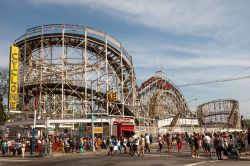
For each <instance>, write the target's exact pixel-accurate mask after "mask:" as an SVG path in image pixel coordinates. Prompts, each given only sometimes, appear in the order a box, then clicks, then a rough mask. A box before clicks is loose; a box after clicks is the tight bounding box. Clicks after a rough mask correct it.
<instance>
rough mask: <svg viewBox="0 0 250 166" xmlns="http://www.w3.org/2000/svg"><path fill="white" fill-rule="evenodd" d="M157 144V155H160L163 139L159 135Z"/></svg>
mask: <svg viewBox="0 0 250 166" xmlns="http://www.w3.org/2000/svg"><path fill="white" fill-rule="evenodd" d="M158 144H159V153H160V154H161V150H162V147H163V137H162V136H161V135H160V134H159V136H158Z"/></svg>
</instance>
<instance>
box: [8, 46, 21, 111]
mask: <svg viewBox="0 0 250 166" xmlns="http://www.w3.org/2000/svg"><path fill="white" fill-rule="evenodd" d="M18 54H19V48H18V47H16V46H11V47H10V75H9V103H8V107H9V110H16V106H17V101H18Z"/></svg>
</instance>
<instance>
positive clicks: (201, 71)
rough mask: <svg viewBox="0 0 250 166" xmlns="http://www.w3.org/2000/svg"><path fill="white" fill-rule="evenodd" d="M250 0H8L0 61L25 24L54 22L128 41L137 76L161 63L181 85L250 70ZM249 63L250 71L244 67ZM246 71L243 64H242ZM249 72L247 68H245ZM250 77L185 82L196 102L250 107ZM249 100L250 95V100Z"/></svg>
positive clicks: (0, 7)
mask: <svg viewBox="0 0 250 166" xmlns="http://www.w3.org/2000/svg"><path fill="white" fill-rule="evenodd" d="M249 9H250V1H248V0H238V1H235V0H203V1H200V0H188V1H185V0H154V1H152V0H124V1H122V0H70V1H68V0H22V1H20V0H2V1H0V25H1V26H0V65H1V66H7V65H8V59H9V46H10V45H12V43H13V41H14V40H15V39H16V38H18V37H19V36H21V35H22V34H23V33H24V31H25V29H26V28H30V27H33V26H37V25H43V24H51V23H68V24H79V25H86V26H89V27H94V28H96V29H98V30H101V31H103V32H107V33H108V34H109V35H111V36H113V37H115V38H117V39H118V40H120V41H121V42H122V44H123V45H124V47H125V49H126V50H127V51H128V53H129V54H130V55H131V56H132V57H133V61H134V66H135V70H136V75H137V82H138V84H140V83H141V82H142V81H144V80H145V79H147V78H148V77H150V76H152V75H153V74H154V72H155V71H156V70H159V69H160V68H161V67H162V68H163V69H164V72H165V74H166V76H167V77H168V78H169V79H170V80H172V81H173V82H174V83H175V84H176V85H180V84H185V83H192V82H203V81H210V80H218V79H224V78H231V77H232V76H233V75H235V74H237V73H239V72H240V74H238V75H237V76H236V77H239V76H247V75H250V68H249V70H248V69H246V68H247V67H250V47H249V45H250V38H249V36H250V20H249V18H250V10H249ZM244 69H246V70H244ZM243 70H244V71H243ZM241 71H242V72H241ZM249 83H250V80H249V79H245V80H239V81H233V82H227V83H221V84H210V85H202V86H190V87H183V88H180V90H181V91H182V93H183V94H184V96H185V98H186V100H187V101H188V100H192V99H193V98H197V99H198V100H197V101H193V102H190V103H189V104H190V108H191V109H193V110H194V109H195V107H196V106H197V105H199V104H201V103H203V102H206V101H210V100H213V99H218V98H235V99H237V100H239V101H240V109H241V112H242V113H243V114H245V115H246V116H249V117H250V114H247V113H248V112H250V111H249V108H250V94H249V93H248V92H249V90H248V89H249V88H250V84H249ZM248 99H249V100H248Z"/></svg>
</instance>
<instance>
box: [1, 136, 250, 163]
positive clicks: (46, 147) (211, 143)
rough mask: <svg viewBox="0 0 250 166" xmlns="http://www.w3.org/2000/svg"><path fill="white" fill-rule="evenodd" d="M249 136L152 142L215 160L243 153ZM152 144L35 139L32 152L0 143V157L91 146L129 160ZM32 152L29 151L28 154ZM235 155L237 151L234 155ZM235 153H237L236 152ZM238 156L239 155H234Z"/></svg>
mask: <svg viewBox="0 0 250 166" xmlns="http://www.w3.org/2000/svg"><path fill="white" fill-rule="evenodd" d="M249 137H250V134H249V133H247V132H232V133H229V132H215V133H204V134H200V133H192V134H188V133H166V134H159V135H158V137H157V138H155V139H154V141H155V142H157V143H158V150H157V152H158V153H160V154H161V153H162V152H163V151H164V150H165V149H166V152H168V153H171V152H173V151H174V149H176V151H177V152H178V153H182V152H183V148H185V149H186V150H190V155H191V156H192V157H194V158H199V157H200V155H201V154H202V155H204V156H205V157H209V158H211V157H212V155H214V156H217V158H218V160H221V159H222V156H228V155H229V154H230V153H232V150H233V149H235V148H238V149H239V150H244V148H247V146H248V141H249ZM152 143H153V136H152V135H149V134H145V135H144V134H141V135H140V136H138V135H135V134H133V135H131V136H130V137H119V138H117V137H115V136H112V137H111V138H106V139H101V138H100V137H97V138H95V139H94V142H93V140H92V138H79V137H73V138H70V137H52V138H40V139H39V138H36V139H35V141H34V145H33V146H34V148H32V139H31V138H18V139H1V138H0V149H1V154H2V155H21V156H23V157H24V156H25V152H30V153H32V154H35V155H45V156H46V155H50V156H53V152H59V151H60V152H62V153H80V154H83V153H85V152H86V151H92V148H93V147H92V146H94V148H95V149H96V150H101V149H108V155H111V156H114V155H116V154H117V153H124V154H128V155H130V156H134V155H138V156H142V157H143V156H144V154H145V153H150V152H151V148H150V147H152ZM32 149H33V150H32ZM236 152H237V151H236ZM238 153H239V152H238ZM237 155H239V154H237Z"/></svg>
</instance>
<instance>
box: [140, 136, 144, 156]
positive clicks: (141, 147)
mask: <svg viewBox="0 0 250 166" xmlns="http://www.w3.org/2000/svg"><path fill="white" fill-rule="evenodd" d="M144 148H145V138H144V135H143V134H142V135H141V139H140V156H142V157H144Z"/></svg>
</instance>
